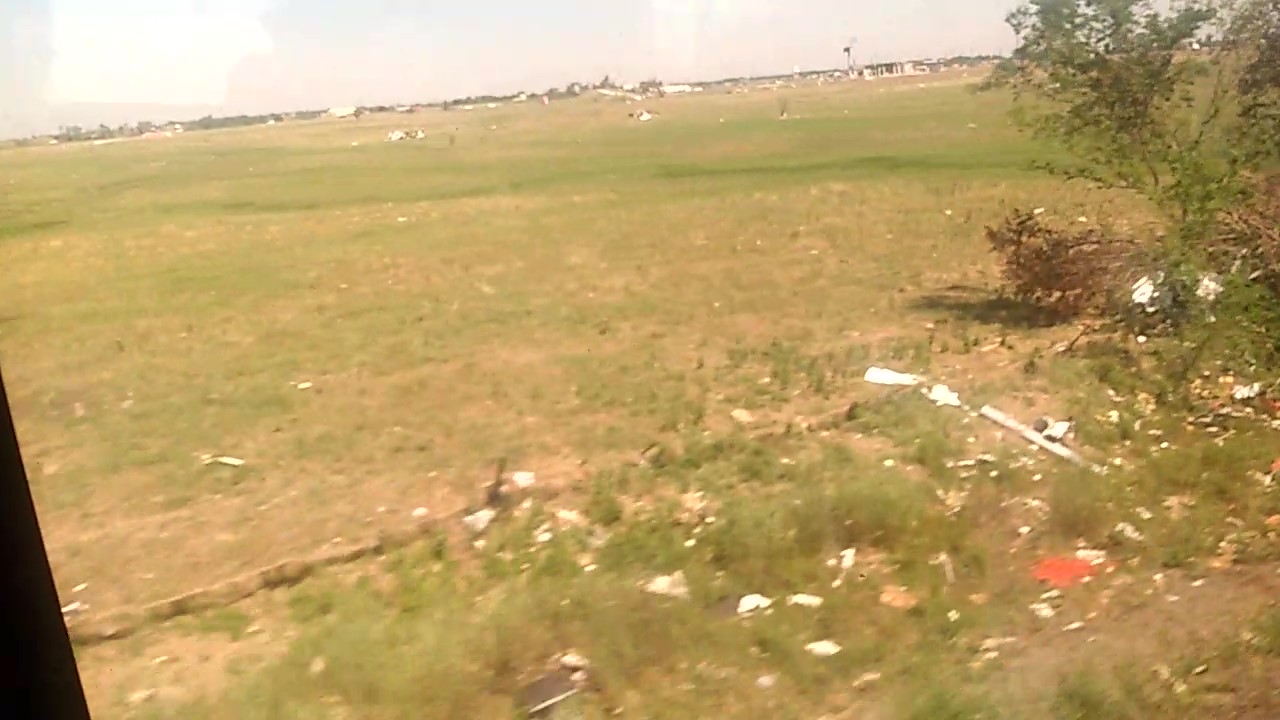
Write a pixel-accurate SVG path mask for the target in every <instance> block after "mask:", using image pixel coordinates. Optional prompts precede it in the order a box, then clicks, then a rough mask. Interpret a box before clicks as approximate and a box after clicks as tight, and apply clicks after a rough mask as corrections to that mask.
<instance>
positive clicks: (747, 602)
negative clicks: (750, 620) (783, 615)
mask: <svg viewBox="0 0 1280 720" xmlns="http://www.w3.org/2000/svg"><path fill="white" fill-rule="evenodd" d="M772 604H773V601H772V600H770V599H769V598H767V597H765V596H763V595H755V594H752V595H744V596H743V597H742V598H741V599H739V600H738V614H739V615H749V614H751V613H753V612H755V611H757V610H765V609H767V608H768V607H769V606H770V605H772Z"/></svg>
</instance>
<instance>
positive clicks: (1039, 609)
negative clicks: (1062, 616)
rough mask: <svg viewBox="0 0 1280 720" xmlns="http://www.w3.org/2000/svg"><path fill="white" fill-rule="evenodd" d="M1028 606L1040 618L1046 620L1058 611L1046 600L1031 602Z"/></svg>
mask: <svg viewBox="0 0 1280 720" xmlns="http://www.w3.org/2000/svg"><path fill="white" fill-rule="evenodd" d="M1028 608H1029V609H1030V610H1031V612H1033V613H1035V616H1036V617H1038V618H1040V619H1041V620H1048V619H1050V618H1052V617H1053V616H1054V615H1057V614H1058V611H1057V610H1055V609H1054V608H1053V606H1052V605H1050V604H1049V603H1047V602H1038V603H1031V605H1029V606H1028Z"/></svg>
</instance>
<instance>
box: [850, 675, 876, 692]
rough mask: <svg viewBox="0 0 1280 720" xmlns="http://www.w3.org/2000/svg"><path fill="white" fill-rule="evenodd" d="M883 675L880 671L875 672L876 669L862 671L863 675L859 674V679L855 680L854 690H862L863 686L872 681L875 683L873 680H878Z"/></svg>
mask: <svg viewBox="0 0 1280 720" xmlns="http://www.w3.org/2000/svg"><path fill="white" fill-rule="evenodd" d="M881 677H883V676H882V675H880V673H878V672H874V671H873V672H866V673H862V674H861V675H859V676H858V679H857V680H854V681H853V689H854V690H860V689H862V688H864V687H866V686H868V685H870V684H871V683H873V682H878V681H879V680H880V678H881Z"/></svg>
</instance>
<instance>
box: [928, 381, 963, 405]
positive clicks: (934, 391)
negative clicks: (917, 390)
mask: <svg viewBox="0 0 1280 720" xmlns="http://www.w3.org/2000/svg"><path fill="white" fill-rule="evenodd" d="M926 394H927V395H928V396H929V399H930V400H932V401H933V403H934V404H935V405H937V406H938V407H943V406H948V407H963V406H962V404H961V403H960V396H959V395H957V394H956V393H954V392H952V390H951V388H949V387H947V386H946V385H934V386H933V387H932V388H929V392H928V393H926Z"/></svg>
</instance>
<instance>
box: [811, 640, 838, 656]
mask: <svg viewBox="0 0 1280 720" xmlns="http://www.w3.org/2000/svg"><path fill="white" fill-rule="evenodd" d="M804 649H805V650H806V651H807V652H808V653H809V654H810V655H815V656H817V657H821V658H827V657H831V656H832V655H836V654H838V653H839V652H840V651H841V650H843V649H844V648H842V647H840V644H839V643H837V642H835V641H833V640H819V641H817V642H811V643H809V644H808V645H805V646H804Z"/></svg>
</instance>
